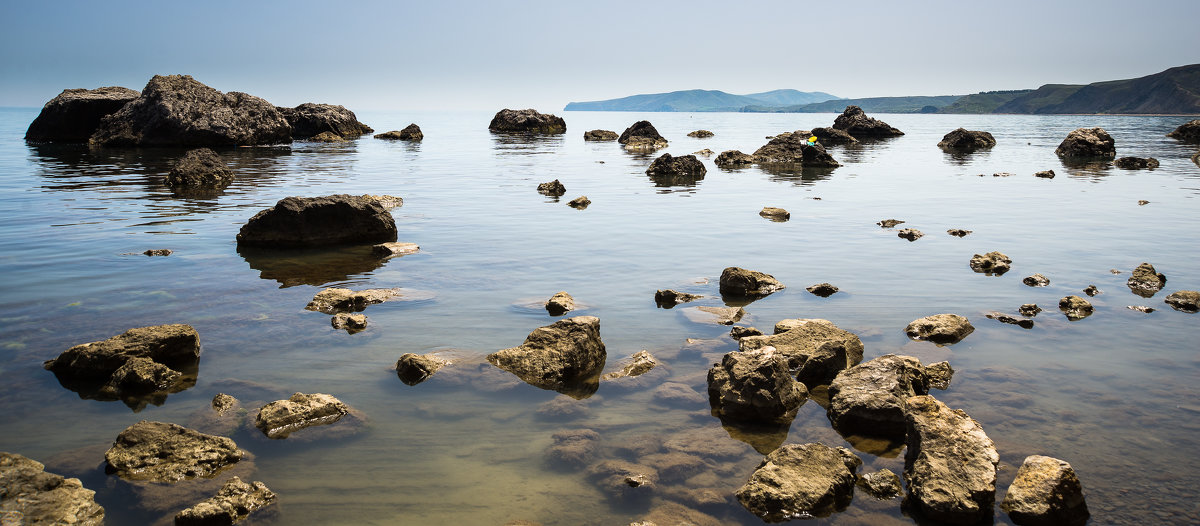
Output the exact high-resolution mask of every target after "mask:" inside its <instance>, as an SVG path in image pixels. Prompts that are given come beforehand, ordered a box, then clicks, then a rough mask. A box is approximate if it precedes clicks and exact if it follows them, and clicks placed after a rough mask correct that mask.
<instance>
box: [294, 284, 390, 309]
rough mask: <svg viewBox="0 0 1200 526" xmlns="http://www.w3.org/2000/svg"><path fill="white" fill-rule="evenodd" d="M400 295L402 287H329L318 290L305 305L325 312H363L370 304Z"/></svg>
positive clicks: (306, 307)
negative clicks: (354, 289)
mask: <svg viewBox="0 0 1200 526" xmlns="http://www.w3.org/2000/svg"><path fill="white" fill-rule="evenodd" d="M397 296H400V289H366V290H359V291H353V290H350V289H341V288H329V289H325V290H322V291H321V292H318V293H317V294H316V295H315V296H313V299H312V301H310V302H308V305H306V306H305V307H304V309H305V310H315V311H317V312H324V313H325V314H338V313H342V312H361V311H362V310H364V309H366V308H367V306H368V305H374V304H376V303H383V302H385V301H387V300H389V299H392V298H395V297H397Z"/></svg>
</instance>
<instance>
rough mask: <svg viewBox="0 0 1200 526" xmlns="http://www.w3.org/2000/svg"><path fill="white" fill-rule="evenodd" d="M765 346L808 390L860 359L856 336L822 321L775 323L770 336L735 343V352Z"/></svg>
mask: <svg viewBox="0 0 1200 526" xmlns="http://www.w3.org/2000/svg"><path fill="white" fill-rule="evenodd" d="M768 346H770V347H774V348H775V352H776V353H780V354H783V355H784V356H786V357H787V359H788V369H789V370H791V371H792V373H793V374H795V375H796V379H797V380H799V381H800V382H802V383H804V385H805V386H806V387H808V388H809V389H810V390H811V389H813V388H814V387H816V386H818V385H828V384H829V383H830V382H832V381H833V379H834V377H836V376H837V374H838V373H839V372H841V371H842V370H843V369H846V368H849V367H853V366H855V365H858V363H859V362H861V361H862V357H863V344H862V340H860V339H859V338H858V336H855V335H854V333H851V332H850V331H846V330H843V329H840V328H838V327H837V326H836V325H834V324H833V322H831V321H829V320H822V319H789V320H783V321H780V322H779V323H777V324H775V333H774V334H771V335H769V336H766V335H764V336H746V337H743V338H742V339H740V340H738V349H739V350H740V351H743V352H747V351H752V350H755V349H761V348H764V347H768Z"/></svg>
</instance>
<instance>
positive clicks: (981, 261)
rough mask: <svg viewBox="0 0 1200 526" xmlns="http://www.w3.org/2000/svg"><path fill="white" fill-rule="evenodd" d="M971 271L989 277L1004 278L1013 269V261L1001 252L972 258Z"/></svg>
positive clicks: (977, 255) (976, 255)
mask: <svg viewBox="0 0 1200 526" xmlns="http://www.w3.org/2000/svg"><path fill="white" fill-rule="evenodd" d="M970 265H971V270H974V271H975V272H978V273H980V274H986V275H988V276H1003V275H1004V273H1005V272H1008V271H1009V269H1011V268H1012V259H1009V257H1008V256H1007V255H1005V254H1003V253H1001V252H988V253H987V254H975V255H974V256H971V263H970Z"/></svg>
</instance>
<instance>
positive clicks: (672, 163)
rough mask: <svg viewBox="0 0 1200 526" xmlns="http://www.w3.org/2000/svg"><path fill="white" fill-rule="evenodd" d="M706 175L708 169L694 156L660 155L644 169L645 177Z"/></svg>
mask: <svg viewBox="0 0 1200 526" xmlns="http://www.w3.org/2000/svg"><path fill="white" fill-rule="evenodd" d="M706 173H708V169H707V168H705V167H704V163H702V162H700V160H699V159H697V158H696V156H695V155H681V156H679V157H673V156H671V154H669V153H664V154H662V155H660V156H659V157H658V158H657V159H655V160H654V162H651V163H650V167H649V168H647V169H646V175H650V176H659V177H662V176H679V175H687V176H693V177H703V176H704V174H706Z"/></svg>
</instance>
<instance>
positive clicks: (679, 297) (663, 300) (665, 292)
mask: <svg viewBox="0 0 1200 526" xmlns="http://www.w3.org/2000/svg"><path fill="white" fill-rule="evenodd" d="M703 297H704V296H701V295H699V294H688V293H686V292H679V291H675V290H671V289H660V290H657V291H655V292H654V303H655V304H656V305H658V306H659V307H660V308H663V309H669V308H671V307H674V306H676V305H679V304H680V303H687V302H689V301H696V300H698V299H700V298H703Z"/></svg>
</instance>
